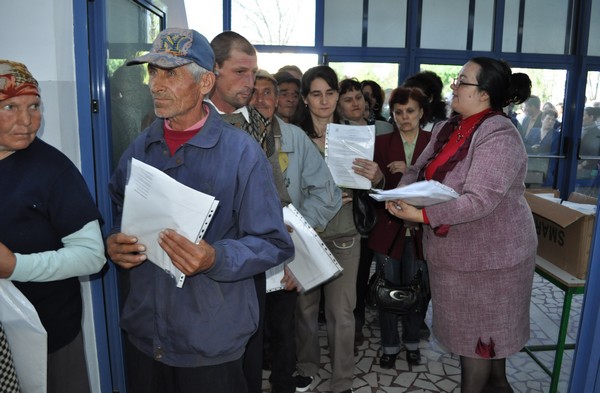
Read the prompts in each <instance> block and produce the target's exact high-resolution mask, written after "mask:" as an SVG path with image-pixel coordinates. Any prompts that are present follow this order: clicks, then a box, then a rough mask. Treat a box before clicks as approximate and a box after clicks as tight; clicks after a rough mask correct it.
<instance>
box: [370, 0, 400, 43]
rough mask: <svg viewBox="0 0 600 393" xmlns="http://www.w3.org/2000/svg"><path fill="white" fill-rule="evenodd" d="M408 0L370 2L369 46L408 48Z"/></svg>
mask: <svg viewBox="0 0 600 393" xmlns="http://www.w3.org/2000/svg"><path fill="white" fill-rule="evenodd" d="M406 3H407V1H406V0H379V1H370V2H369V24H368V26H369V27H368V32H367V46H370V47H383V48H404V47H405V46H406Z"/></svg>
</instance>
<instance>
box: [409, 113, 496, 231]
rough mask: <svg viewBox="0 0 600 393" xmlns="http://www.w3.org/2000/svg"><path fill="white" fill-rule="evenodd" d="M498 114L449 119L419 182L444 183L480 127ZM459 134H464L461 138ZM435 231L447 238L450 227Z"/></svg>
mask: <svg viewBox="0 0 600 393" xmlns="http://www.w3.org/2000/svg"><path fill="white" fill-rule="evenodd" d="M498 114H503V112H501V111H493V110H491V109H486V110H484V111H481V112H479V113H477V114H475V115H472V116H469V117H467V118H466V119H463V118H462V116H460V115H458V116H454V117H452V118H450V119H448V121H447V122H446V124H444V125H443V126H442V129H441V130H440V132H439V133H438V135H437V139H436V140H435V144H434V151H433V154H432V155H431V157H429V159H428V161H427V163H426V164H425V166H424V167H423V168H421V172H420V173H419V178H418V180H424V179H427V180H436V181H438V182H440V183H443V180H444V178H445V177H446V174H447V173H448V172H450V171H451V170H452V169H454V167H455V166H456V164H458V163H459V162H460V161H462V160H463V159H464V158H465V157H466V156H467V153H468V152H469V146H471V140H472V139H473V135H474V134H475V132H476V131H477V129H478V128H479V126H480V125H481V124H482V123H483V122H484V121H485V120H486V119H487V118H489V117H492V116H495V115H498ZM459 132H464V134H462V136H460V137H459ZM433 230H434V233H435V234H436V235H437V236H441V237H445V236H446V235H447V234H448V231H449V230H450V225H448V224H442V225H440V226H438V227H436V228H434V229H433Z"/></svg>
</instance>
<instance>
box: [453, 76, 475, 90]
mask: <svg viewBox="0 0 600 393" xmlns="http://www.w3.org/2000/svg"><path fill="white" fill-rule="evenodd" d="M463 85H464V86H479V84H477V83H469V82H463V81H462V80H460V79H458V78H454V79H452V84H451V85H450V87H454V88H456V89H458V88H459V87H461V86H463Z"/></svg>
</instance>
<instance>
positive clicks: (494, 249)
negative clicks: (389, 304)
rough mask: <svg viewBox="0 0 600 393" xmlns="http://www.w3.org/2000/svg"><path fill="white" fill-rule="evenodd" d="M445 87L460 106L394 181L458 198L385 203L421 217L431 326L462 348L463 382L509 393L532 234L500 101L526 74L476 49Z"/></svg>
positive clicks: (519, 162) (516, 99)
mask: <svg viewBox="0 0 600 393" xmlns="http://www.w3.org/2000/svg"><path fill="white" fill-rule="evenodd" d="M451 88H452V93H453V94H452V102H451V106H452V110H453V111H455V112H456V113H458V115H456V116H454V117H452V118H450V119H449V120H447V121H445V122H442V123H440V124H438V125H436V127H435V128H434V130H433V132H432V136H431V142H430V143H429V145H428V146H427V148H426V149H425V150H424V151H423V153H422V154H421V156H420V157H419V159H418V160H417V162H416V163H415V165H413V166H411V167H410V168H409V170H408V171H407V173H406V174H405V175H404V177H403V178H402V180H401V181H400V186H403V185H406V184H410V183H413V182H416V181H419V180H425V179H427V180H437V181H439V182H441V183H442V184H444V185H447V186H449V187H451V188H453V189H454V190H455V191H457V192H458V194H459V197H458V198H456V199H452V200H450V201H448V202H443V203H439V204H436V205H432V206H428V207H426V208H420V207H418V206H411V205H409V204H407V203H405V202H403V201H401V200H397V201H388V202H386V208H387V209H388V211H389V212H390V213H391V214H392V215H394V216H396V217H398V218H400V219H402V220H404V221H411V222H416V223H423V227H424V249H425V258H426V260H427V263H428V268H429V278H430V282H431V295H432V303H433V332H434V334H435V336H436V338H437V339H438V340H439V342H440V343H441V344H442V345H444V346H445V347H446V348H448V350H449V351H451V352H453V353H455V354H458V355H460V361H461V369H462V379H461V380H462V386H461V391H462V392H463V393H469V392H481V391H484V390H485V391H494V392H512V388H511V387H510V385H509V383H508V381H507V379H506V371H505V362H506V357H507V356H509V355H512V354H514V353H515V352H518V351H520V350H521V348H523V346H524V344H525V343H526V341H527V340H528V338H529V303H530V299H531V286H532V280H533V272H534V268H535V254H536V248H537V238H536V233H535V227H534V223H533V218H532V215H531V211H530V209H529V207H528V205H527V202H526V201H525V197H524V192H525V186H524V184H523V181H524V178H525V173H526V169H527V154H526V152H525V147H524V146H523V142H522V140H521V138H520V136H519V133H518V131H517V130H516V128H515V127H514V125H513V124H512V123H511V121H510V119H509V118H508V117H506V116H505V115H504V114H503V112H502V108H503V107H504V106H506V105H508V104H510V103H515V104H520V103H522V102H523V101H525V99H527V97H529V94H530V91H531V81H530V79H529V77H528V76H527V75H525V74H521V73H515V74H513V73H512V71H511V69H510V67H509V66H508V65H507V64H506V63H505V62H503V61H499V60H495V59H491V58H486V57H476V58H473V59H471V60H470V61H468V62H467V63H466V64H465V65H464V66H463V68H462V69H461V71H460V73H459V74H458V77H457V78H456V79H455V80H454V82H453V83H452V85H451Z"/></svg>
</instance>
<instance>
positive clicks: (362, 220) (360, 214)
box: [352, 190, 377, 236]
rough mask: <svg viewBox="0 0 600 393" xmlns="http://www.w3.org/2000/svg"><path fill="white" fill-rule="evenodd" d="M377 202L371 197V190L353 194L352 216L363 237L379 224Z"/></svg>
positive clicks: (355, 191) (358, 191) (356, 191)
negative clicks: (376, 210)
mask: <svg viewBox="0 0 600 393" xmlns="http://www.w3.org/2000/svg"><path fill="white" fill-rule="evenodd" d="M373 202H375V201H374V200H373V198H371V197H370V196H369V190H354V191H353V194H352V215H353V217H354V225H355V226H356V230H357V231H358V233H360V234H361V235H364V236H366V235H368V234H369V232H371V231H372V230H373V228H375V224H376V223H377V214H376V212H375V205H374V203H373Z"/></svg>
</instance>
